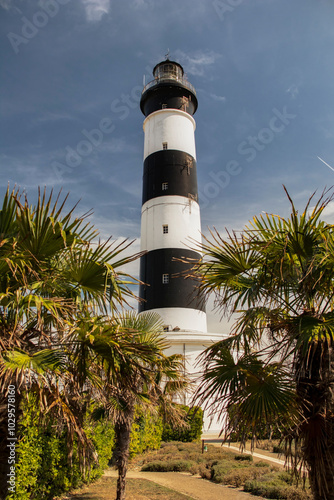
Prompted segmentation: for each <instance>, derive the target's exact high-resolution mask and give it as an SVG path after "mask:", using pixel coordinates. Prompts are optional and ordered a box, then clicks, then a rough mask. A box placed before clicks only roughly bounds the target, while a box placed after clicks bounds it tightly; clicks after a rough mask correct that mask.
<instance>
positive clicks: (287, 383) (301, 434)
mask: <svg viewBox="0 0 334 500" xmlns="http://www.w3.org/2000/svg"><path fill="white" fill-rule="evenodd" d="M284 189H285V188H284ZM286 194H287V196H288V199H289V201H290V204H291V215H290V217H289V218H284V217H280V216H278V215H272V214H264V215H263V214H262V215H260V216H259V217H254V218H253V219H252V220H251V221H250V222H249V223H248V225H247V226H246V227H245V228H244V230H243V231H242V232H241V233H240V234H237V233H235V232H233V233H228V235H227V237H226V238H223V237H222V236H221V235H220V234H219V233H218V232H217V231H215V232H211V238H208V239H205V241H204V243H203V245H202V252H203V260H202V261H201V262H199V263H198V265H196V266H195V271H196V272H197V273H200V274H201V280H202V281H201V286H200V288H201V289H202V291H203V292H204V293H206V294H210V293H211V292H213V293H214V294H215V300H216V305H217V306H218V307H219V308H221V310H222V312H223V313H224V314H227V313H237V314H238V319H237V321H236V322H235V324H234V326H233V327H232V330H231V336H230V337H229V338H228V339H226V340H224V341H222V342H218V343H217V344H215V345H213V346H211V347H209V348H208V349H206V351H205V352H204V354H203V357H202V361H203V363H204V366H205V369H204V371H203V375H202V382H201V384H200V388H199V390H198V392H197V398H199V399H200V403H202V404H203V403H205V404H206V406H207V408H209V409H210V411H211V412H214V411H216V412H217V411H218V412H220V414H221V416H223V415H225V418H226V416H227V424H226V425H227V433H229V432H231V431H235V432H236V433H237V435H238V436H239V437H240V438H241V439H243V440H244V439H246V436H247V434H248V433H249V432H251V433H252V435H253V436H254V437H255V436H256V432H257V430H258V428H259V426H260V425H263V422H267V423H268V424H271V423H274V424H276V425H279V426H280V429H281V430H282V432H283V435H284V436H285V439H286V443H287V445H288V447H289V446H291V442H292V440H294V442H295V443H296V444H297V445H299V449H300V452H301V454H302V463H301V465H302V464H303V463H304V464H305V465H306V467H307V468H308V471H309V478H310V484H311V489H312V492H313V495H314V498H315V499H316V500H320V499H322V500H333V499H334V356H333V338H334V311H333V308H334V288H333V287H334V231H333V229H334V226H333V225H331V224H327V223H326V222H324V221H323V220H322V218H323V216H324V209H325V208H326V207H327V206H328V204H329V203H330V202H331V201H332V195H331V194H330V193H329V192H324V193H323V194H322V196H321V197H320V198H319V200H318V201H316V202H315V206H314V207H313V208H312V207H311V203H312V202H313V199H314V194H313V195H312V197H311V198H310V199H309V200H308V203H307V205H306V206H305V209H304V210H303V212H302V213H299V212H298V210H297V209H296V207H295V205H294V203H293V201H292V200H291V198H290V196H289V194H288V193H287V191H286ZM209 397H210V398H213V400H214V401H213V402H212V403H209V402H208V398H209Z"/></svg>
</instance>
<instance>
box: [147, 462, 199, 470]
mask: <svg viewBox="0 0 334 500" xmlns="http://www.w3.org/2000/svg"><path fill="white" fill-rule="evenodd" d="M194 465H195V463H194V462H191V461H190V460H166V461H164V462H163V461H156V462H150V463H149V464H146V465H144V466H143V467H142V468H141V470H142V471H146V472H185V471H190V469H191V468H192V467H193V466H194Z"/></svg>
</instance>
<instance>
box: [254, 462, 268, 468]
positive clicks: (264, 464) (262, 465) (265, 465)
mask: <svg viewBox="0 0 334 500" xmlns="http://www.w3.org/2000/svg"><path fill="white" fill-rule="evenodd" d="M254 465H255V467H270V464H269V463H268V462H264V461H263V460H260V461H259V462H255V464H254Z"/></svg>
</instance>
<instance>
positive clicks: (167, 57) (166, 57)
mask: <svg viewBox="0 0 334 500" xmlns="http://www.w3.org/2000/svg"><path fill="white" fill-rule="evenodd" d="M165 59H166V61H169V49H167V54H165Z"/></svg>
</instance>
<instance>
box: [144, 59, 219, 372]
mask: <svg viewBox="0 0 334 500" xmlns="http://www.w3.org/2000/svg"><path fill="white" fill-rule="evenodd" d="M153 77H154V78H153V80H152V81H150V82H149V83H148V84H147V85H146V86H145V87H144V89H143V92H142V96H141V101H140V108H141V111H142V112H143V114H144V116H145V119H144V124H143V129H144V168H143V197H142V214H141V250H142V251H144V252H145V254H144V255H143V256H142V257H141V261H140V281H141V285H140V290H139V296H140V299H141V300H140V304H139V312H140V313H144V312H146V311H151V312H156V313H158V314H159V315H160V317H161V318H162V320H163V324H164V330H165V335H166V338H167V339H168V341H169V344H170V346H171V347H170V348H169V350H168V352H167V354H174V353H179V354H182V355H183V356H184V357H185V361H186V369H187V371H188V373H190V374H194V373H195V371H196V369H195V365H196V358H197V356H198V354H200V352H202V351H203V349H205V347H207V346H208V345H210V344H211V343H212V342H215V341H217V340H220V339H221V336H219V335H218V336H217V335H215V334H208V333H207V320H206V312H205V305H204V301H203V300H201V297H200V296H199V294H198V282H197V281H196V278H195V277H193V276H191V272H190V270H191V267H192V262H195V261H198V260H199V259H200V258H201V254H200V253H199V252H198V251H197V250H196V249H194V247H195V248H196V243H195V242H200V241H201V220H200V208H199V203H198V201H199V200H198V188H197V165H196V147H195V128H196V123H195V120H194V117H193V115H194V114H195V112H196V110H197V106H198V102H197V97H196V91H195V89H194V87H193V86H192V85H191V83H189V81H188V80H187V78H186V77H185V74H184V70H183V68H182V66H181V65H180V64H179V63H178V62H175V61H171V60H169V59H167V60H165V61H162V62H160V63H159V64H157V65H156V66H155V67H154V69H153Z"/></svg>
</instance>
